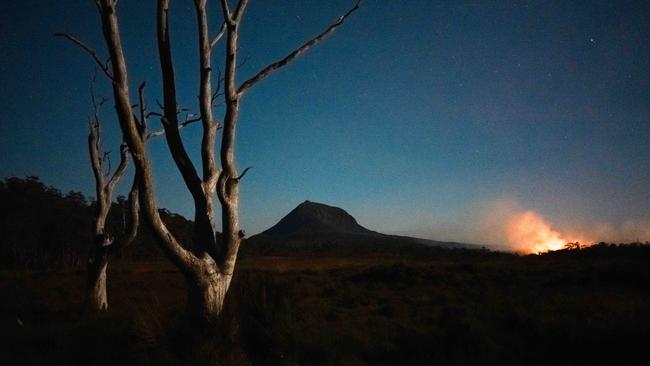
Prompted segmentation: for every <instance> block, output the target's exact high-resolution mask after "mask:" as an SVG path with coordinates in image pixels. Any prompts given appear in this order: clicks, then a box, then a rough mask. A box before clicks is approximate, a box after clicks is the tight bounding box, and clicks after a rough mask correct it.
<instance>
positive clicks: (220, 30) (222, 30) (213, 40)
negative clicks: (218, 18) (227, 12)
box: [210, 22, 226, 48]
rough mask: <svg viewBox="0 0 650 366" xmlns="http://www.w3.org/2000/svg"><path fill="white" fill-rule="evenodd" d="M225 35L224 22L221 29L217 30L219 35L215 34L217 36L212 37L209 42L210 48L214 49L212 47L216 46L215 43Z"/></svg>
mask: <svg viewBox="0 0 650 366" xmlns="http://www.w3.org/2000/svg"><path fill="white" fill-rule="evenodd" d="M225 33H226V22H223V23H221V29H219V33H217V35H216V36H214V37H213V38H212V40H211V41H210V48H214V46H216V45H217V43H218V42H219V40H220V39H221V37H223V35H224V34H225Z"/></svg>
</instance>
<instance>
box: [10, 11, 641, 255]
mask: <svg viewBox="0 0 650 366" xmlns="http://www.w3.org/2000/svg"><path fill="white" fill-rule="evenodd" d="M209 4H210V5H212V6H211V8H210V9H209V11H210V13H211V16H212V22H211V28H212V33H215V32H216V30H217V28H218V26H219V25H220V22H221V19H220V14H221V13H220V9H219V8H218V7H217V6H216V5H217V1H214V0H211V2H209ZM352 5H354V0H336V1H319V0H310V1H305V0H281V1H280V0H274V1H270V0H264V1H262V0H251V1H250V4H249V7H248V10H247V13H246V16H245V19H244V23H243V25H242V29H241V34H242V35H241V53H240V54H241V55H242V56H243V57H244V58H245V60H246V61H245V63H244V65H243V66H242V68H241V69H240V76H241V77H242V80H243V79H244V78H245V77H248V76H252V75H253V74H254V73H256V72H257V71H258V70H259V69H260V68H262V67H263V66H265V65H266V64H268V63H270V62H272V61H275V60H277V59H279V58H281V57H283V56H284V55H285V54H286V53H288V52H289V51H291V50H292V49H293V48H295V47H296V46H298V45H299V44H300V43H302V42H304V41H305V40H307V39H309V38H311V37H312V36H313V35H315V34H316V33H318V32H319V31H320V30H322V29H324V28H325V27H326V26H327V25H328V24H329V23H331V22H332V21H333V20H335V19H336V18H337V17H338V16H339V15H340V14H342V13H344V12H345V11H347V9H349V8H350V7H351V6H352ZM118 15H119V17H120V21H121V28H122V37H123V40H124V43H125V52H126V57H127V62H128V66H129V72H130V73H129V77H130V81H131V82H132V85H133V87H134V88H133V91H135V88H136V87H137V85H138V84H139V83H140V82H141V81H144V80H146V81H147V89H146V93H147V95H148V97H149V104H150V106H151V107H152V108H153V107H154V106H155V100H156V99H162V98H161V93H162V92H161V88H160V82H159V80H160V78H159V63H158V54H157V50H156V39H155V17H154V15H155V1H142V0H138V1H134V0H122V1H120V3H119V7H118ZM171 22H172V23H171V31H172V44H173V50H174V57H175V67H176V72H177V73H176V78H177V83H178V86H179V90H178V92H179V101H180V103H181V105H182V106H183V107H187V108H191V109H193V110H195V111H196V110H198V102H197V98H196V96H197V95H198V85H197V80H198V68H197V65H198V60H197V59H198V50H197V49H196V44H197V35H196V25H195V14H194V9H193V5H192V2H191V1H190V0H176V1H173V2H172V9H171ZM57 31H63V32H68V33H70V34H73V35H76V36H78V37H79V38H81V39H83V40H84V41H86V42H87V43H88V44H91V45H93V46H94V47H95V48H96V49H97V51H98V52H99V53H100V54H101V55H105V54H106V52H105V44H104V42H103V40H102V38H101V29H100V23H99V18H98V15H97V12H96V10H95V8H94V2H93V1H41V0H39V1H36V0H22V1H6V2H4V3H3V10H2V12H0V45H1V50H2V55H3V56H2V59H1V61H0V84H1V85H2V89H1V90H2V91H1V93H2V95H1V98H0V109H1V110H2V113H0V156H2V163H1V164H0V177H7V176H26V175H37V176H40V177H41V179H42V180H43V181H44V182H46V183H48V184H51V185H54V186H56V187H58V188H60V189H62V190H63V191H68V190H77V191H82V192H84V193H86V194H88V195H93V189H94V188H93V187H94V186H93V180H92V174H91V170H90V165H89V161H88V154H87V150H86V134H87V121H88V117H89V115H90V114H91V105H90V97H89V83H90V79H91V77H92V75H93V70H94V66H93V63H92V62H91V60H90V59H89V58H88V57H87V55H85V54H84V53H82V52H81V51H80V50H79V49H78V48H76V47H75V46H73V45H72V44H70V43H69V42H67V41H64V40H61V39H57V38H54V37H53V36H52V34H53V33H54V32H57ZM222 55H223V47H219V48H217V50H216V51H215V52H214V54H213V56H214V58H213V60H214V65H215V66H214V69H215V70H216V68H217V66H218V65H220V64H221V58H222ZM98 80H99V81H98V85H97V88H98V93H99V94H101V95H104V96H106V97H109V96H111V92H110V86H109V85H108V83H107V82H106V80H105V79H102V78H101V74H100V75H99V76H98ZM132 94H133V93H132ZM649 102H650V3H649V2H647V1H636V2H635V1H580V2H570V1H563V2H547V1H539V2H535V1H494V2H490V1H471V2H461V1H445V2H437V1H431V0H423V1H416V0H410V1H388V0H383V1H380V0H374V1H373V0H366V1H364V2H363V3H362V5H361V8H360V9H359V10H358V11H357V12H356V13H354V14H353V15H352V16H351V17H350V18H349V19H348V20H347V21H346V23H345V24H344V25H343V26H342V27H340V28H339V29H338V30H337V31H336V32H335V33H334V34H333V35H332V36H330V37H329V38H328V39H327V40H326V41H324V42H323V43H321V44H320V45H319V46H318V47H316V48H315V49H313V50H312V51H311V52H309V53H308V54H307V55H305V56H303V57H301V58H300V59H298V60H297V61H296V62H294V63H293V64H290V65H289V66H287V67H286V68H284V69H282V70H280V71H279V72H277V73H275V74H273V76H271V77H269V78H268V79H266V80H264V81H263V82H261V83H260V84H258V85H257V86H256V87H255V88H254V89H252V90H251V91H250V92H249V93H248V94H247V96H246V97H245V99H244V101H243V105H242V115H241V120H240V123H239V130H238V142H237V154H238V155H237V160H238V163H239V167H240V170H241V169H243V168H244V167H246V166H249V165H251V166H253V169H252V170H251V171H250V172H249V173H248V174H247V175H246V178H245V179H244V180H243V183H242V186H241V194H242V195H241V220H242V223H243V225H242V226H243V227H244V228H245V229H246V231H247V233H248V234H254V233H257V232H259V231H261V230H264V229H266V228H268V227H269V226H271V225H273V224H274V223H275V222H277V220H279V219H280V218H281V217H282V216H284V215H285V214H286V213H287V212H288V211H289V210H291V209H292V208H293V207H295V206H296V205H297V204H299V203H300V202H302V201H304V200H306V199H308V200H312V201H318V202H323V203H327V204H331V205H335V206H339V207H342V208H344V209H346V210H347V211H348V212H350V213H351V214H352V215H353V216H355V217H356V218H357V220H358V221H359V222H360V224H362V225H364V226H366V227H369V228H371V229H373V230H377V231H381V232H391V233H401V234H410V235H416V236H422V237H428V238H434V239H454V240H471V241H475V242H480V241H484V242H485V241H487V239H486V240H482V239H481V236H480V235H479V234H477V233H476V231H475V230H474V228H475V227H476V225H477V222H476V221H477V220H478V219H477V218H476V217H477V215H475V214H474V213H475V212H479V211H481V212H483V213H486V212H487V214H489V211H490V207H493V206H492V203H493V202H497V203H502V202H509V204H510V205H511V206H513V207H516V209H521V210H527V209H531V210H534V211H535V212H537V213H539V214H540V215H541V216H543V217H544V218H546V219H547V220H548V221H549V222H551V223H553V224H554V225H556V226H557V227H559V228H563V229H567V230H569V229H572V230H587V231H588V230H592V229H591V228H594V227H600V228H602V227H603V225H609V227H611V228H615V229H616V228H620V227H624V226H625V225H629V223H630V222H634V223H636V225H637V226H643V225H645V223H649V222H650V211H649V209H648V208H649V207H650V144H649V143H648V142H649V141H650V103H649ZM134 103H135V101H134ZM113 112H114V111H113V109H112V104H109V105H107V106H106V107H105V108H104V110H103V113H102V115H103V125H102V126H103V131H104V133H105V139H104V140H105V141H104V148H105V149H106V150H111V151H112V152H113V154H112V155H113V160H116V159H117V152H118V145H119V138H120V135H119V133H118V126H117V121H116V119H115V116H114V113H113ZM222 113H223V108H218V109H217V115H222ZM151 125H152V126H153V127H154V128H156V129H157V128H159V127H160V124H159V121H156V120H152V121H151ZM200 130H201V128H200V125H199V124H195V125H193V126H191V127H187V128H186V129H184V130H183V132H182V135H183V137H184V140H185V144H186V147H187V149H188V150H189V151H190V152H191V155H192V157H193V158H194V160H195V161H196V162H197V163H198V161H199V157H200V155H199V145H200ZM149 148H150V151H151V155H152V158H153V161H154V170H155V176H156V189H157V193H158V198H159V200H158V201H159V205H160V206H161V207H165V208H168V209H170V210H172V211H176V212H179V213H182V214H184V215H186V216H187V217H190V218H191V217H192V213H193V206H192V201H191V198H190V195H189V193H188V192H187V191H186V189H185V188H184V185H183V182H182V179H181V177H180V174H179V173H178V172H177V170H176V167H175V165H174V164H173V161H172V160H171V157H170V154H169V152H168V150H167V147H166V145H165V143H164V140H163V139H159V140H156V141H153V142H151V143H150V145H149ZM129 180H130V176H127V177H126V179H124V180H123V181H122V182H121V183H120V186H119V192H121V193H124V192H125V191H126V190H127V189H128V187H129V186H130V182H129ZM479 208H480V209H479ZM647 228H648V230H647V232H648V234H650V225H647ZM594 230H595V229H594ZM616 230H618V229H616ZM636 239H641V240H650V237H647V238H645V237H641V238H636Z"/></svg>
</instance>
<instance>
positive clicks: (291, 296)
mask: <svg viewBox="0 0 650 366" xmlns="http://www.w3.org/2000/svg"><path fill="white" fill-rule="evenodd" d="M109 268H110V272H109V282H108V284H109V288H108V291H109V305H110V310H109V311H108V312H107V313H106V314H104V315H102V316H99V317H88V316H86V315H84V314H83V312H82V310H81V309H82V308H83V307H82V302H83V296H82V295H83V285H84V278H85V277H84V276H85V274H84V272H83V271H82V270H78V271H46V272H27V271H16V270H12V271H10V270H3V271H2V272H0V298H1V299H2V301H1V303H0V322H1V323H0V324H1V328H2V333H1V335H0V337H1V339H0V344H1V345H2V346H1V347H2V352H1V353H0V364H2V365H23V364H24V365H35V364H45V363H47V364H56V365H118V364H120V365H121V364H139V365H150V364H156V365H166V364H168V365H172V364H198V363H203V362H205V361H206V360H214V358H210V357H209V356H210V355H209V354H210V351H209V350H208V351H207V355H206V348H207V349H210V347H216V346H215V345H214V344H210V343H209V342H208V344H206V345H202V346H201V347H194V348H192V347H188V343H191V342H195V341H196V340H195V339H191V338H188V337H187V334H189V332H188V331H187V329H185V328H184V326H183V324H184V319H185V317H184V307H185V306H184V305H185V283H184V280H183V278H182V276H181V275H180V274H179V273H178V272H177V271H176V269H175V268H174V267H173V266H172V265H171V264H169V263H168V262H165V261H161V262H155V263H127V262H116V263H113V264H112V265H111V266H109ZM231 291H232V293H231V295H232V296H231V300H232V302H231V304H230V310H229V312H230V314H231V316H232V318H233V319H234V322H233V324H237V327H236V332H234V333H233V335H232V337H235V338H236V339H234V340H231V341H232V344H234V345H235V347H237V348H238V350H239V354H240V355H239V356H237V357H234V358H232V359H230V363H251V364H255V365H257V364H260V365H298V364H300V365H312V364H314V365H319V364H323V365H327V364H344V365H366V364H386V365H392V364H403V365H411V364H422V365H432V364H438V365H485V364H494V365H524V364H526V365H533V364H545V365H577V364H639V365H647V364H648V363H649V362H650V361H648V357H650V356H648V348H647V347H648V344H650V250H649V248H648V247H647V246H643V247H635V248H620V247H619V248H603V249H602V250H601V251H600V252H599V251H597V250H591V251H589V250H582V251H579V252H577V251H576V252H575V253H573V252H564V253H556V254H549V255H542V256H526V257H519V256H514V255H503V254H494V253H478V252H474V254H471V255H467V254H466V253H465V252H458V253H456V254H455V253H454V252H453V251H451V252H449V253H448V254H440V255H432V256H428V257H418V256H399V257H398V256H380V255H366V256H344V255H329V256H306V255H301V256H286V257H264V256H248V257H243V258H242V259H241V261H240V262H239V267H238V273H237V274H236V277H235V281H234V283H233V287H232V290H231ZM194 346H196V345H194ZM217 348H218V347H217ZM188 350H190V351H188ZM217 358H218V357H217ZM224 360H225V359H224ZM225 363H228V362H225Z"/></svg>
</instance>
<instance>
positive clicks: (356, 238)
mask: <svg viewBox="0 0 650 366" xmlns="http://www.w3.org/2000/svg"><path fill="white" fill-rule="evenodd" d="M431 247H438V248H441V247H442V248H465V249H478V248H479V247H478V246H474V245H470V244H463V243H455V242H440V241H435V240H427V239H419V238H412V237H408V236H398V235H387V234H382V233H378V232H376V231H372V230H369V229H366V228H365V227H363V226H361V225H359V223H358V222H357V220H356V219H355V218H354V217H353V216H352V215H350V214H349V213H347V212H346V211H345V210H344V209H342V208H339V207H334V206H329V205H326V204H323V203H318V202H312V201H304V202H303V203H301V204H299V205H298V206H297V207H296V208H294V209H293V210H291V211H290V212H289V213H288V214H287V215H286V216H284V217H283V218H282V219H281V220H280V221H279V222H278V223H277V224H275V225H273V226H272V227H271V228H269V229H267V230H265V231H263V232H261V233H259V234H257V235H254V236H252V237H251V238H249V239H248V240H247V243H246V245H245V246H244V248H246V249H245V250H246V251H249V252H257V253H266V254H285V252H291V251H296V250H297V251H300V252H311V251H313V252H319V251H323V250H336V251H337V252H339V251H344V252H349V251H353V252H364V251H373V252H377V251H379V252H386V251H388V252H396V251H397V252H399V251H402V250H410V249H414V248H415V249H418V248H419V249H422V248H431Z"/></svg>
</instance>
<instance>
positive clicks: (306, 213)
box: [260, 201, 377, 238]
mask: <svg viewBox="0 0 650 366" xmlns="http://www.w3.org/2000/svg"><path fill="white" fill-rule="evenodd" d="M319 234H320V235H332V234H377V233H376V232H374V231H370V230H368V229H366V228H364V227H363V226H361V225H359V223H358V222H357V220H355V218H354V217H352V215H350V214H349V213H347V212H346V211H345V210H343V209H341V208H338V207H334V206H328V205H325V204H322V203H317V202H311V201H305V202H303V203H301V204H300V205H298V206H297V207H296V208H294V209H293V210H291V212H289V214H287V215H286V216H285V217H283V218H282V219H281V220H280V221H279V222H278V223H277V224H275V225H274V226H273V227H271V228H270V229H268V230H266V231H264V232H263V233H261V234H260V235H263V236H268V237H274V238H290V237H309V236H314V235H319Z"/></svg>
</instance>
